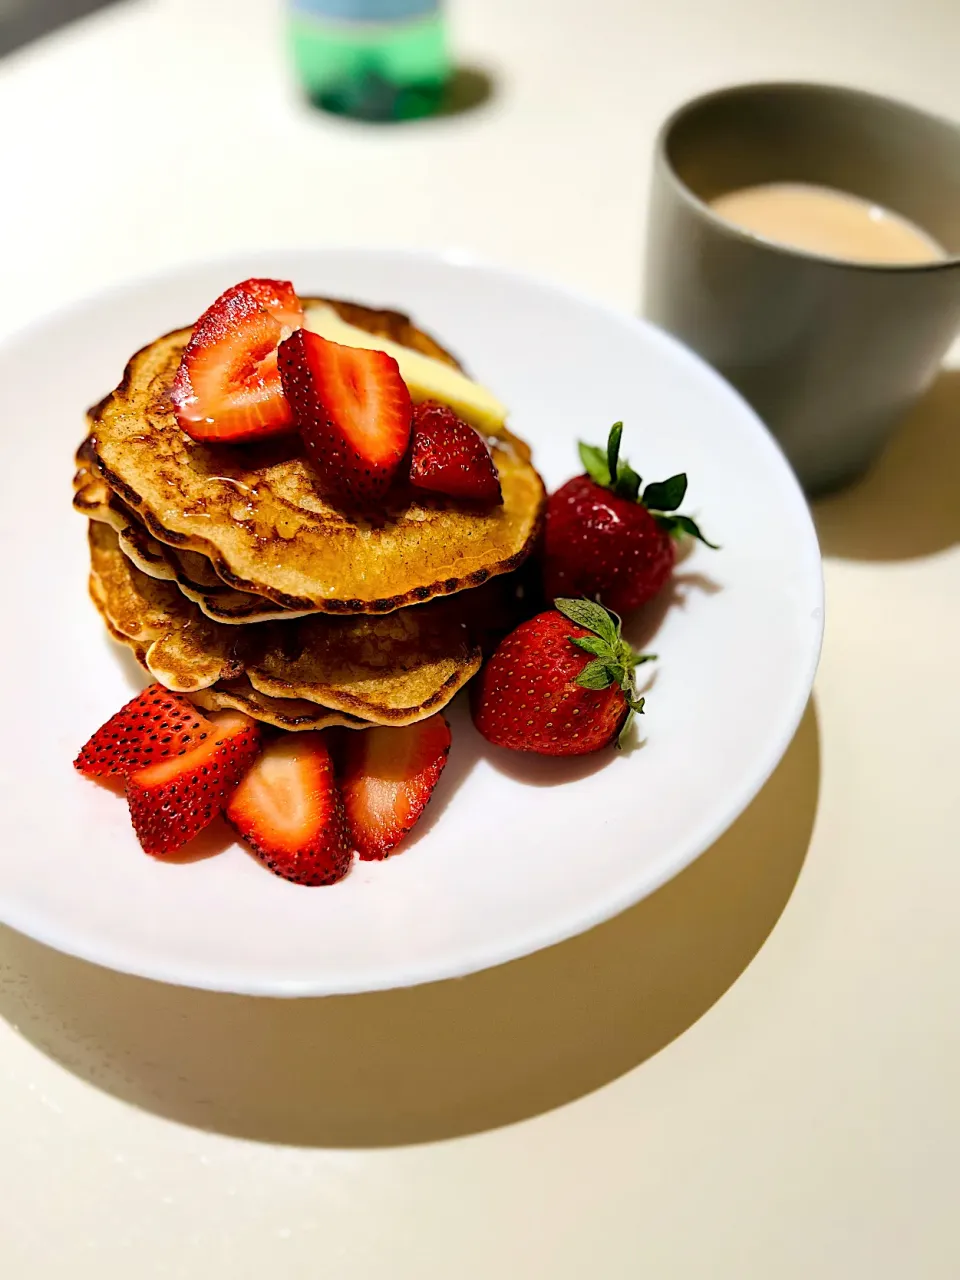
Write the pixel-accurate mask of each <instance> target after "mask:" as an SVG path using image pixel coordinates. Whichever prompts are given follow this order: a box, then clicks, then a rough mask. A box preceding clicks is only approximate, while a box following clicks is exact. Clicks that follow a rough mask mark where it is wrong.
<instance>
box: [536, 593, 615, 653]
mask: <svg viewBox="0 0 960 1280" xmlns="http://www.w3.org/2000/svg"><path fill="white" fill-rule="evenodd" d="M553 603H554V606H555V608H557V609H559V611H560V612H561V613H562V614H563V616H564V617H565V618H569V619H570V621H571V622H575V623H576V624H577V626H578V627H586V629H587V630H588V631H592V632H593V634H594V635H595V636H599V637H600V638H601V640H605V641H606V642H607V644H608V645H615V644H618V643H619V640H620V627H619V625H618V623H617V621H616V620H615V619H614V618H613V617H612V616H611V615H610V614H609V613H608V612H607V610H606V609H605V608H604V607H603V605H602V604H597V603H596V601H594V600H571V599H566V598H561V599H559V600H554V602H553Z"/></svg>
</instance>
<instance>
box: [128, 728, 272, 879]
mask: <svg viewBox="0 0 960 1280" xmlns="http://www.w3.org/2000/svg"><path fill="white" fill-rule="evenodd" d="M210 729H211V733H210V736H209V737H208V738H207V739H206V741H205V742H202V743H201V744H200V745H199V746H198V747H194V748H193V750H191V751H188V752H187V754H186V755H184V756H174V757H172V758H171V759H169V760H164V761H161V763H160V764H154V765H151V766H150V767H149V768H147V769H141V770H140V771H139V772H138V773H132V774H131V775H130V777H129V778H128V779H127V804H128V805H129V806H130V817H131V819H132V821H133V828H134V830H135V831H136V833H137V839H138V840H139V841H140V843H141V845H142V846H143V848H144V849H145V850H146V852H147V853H152V854H158V855H159V854H164V853H173V852H175V850H177V849H179V848H181V847H182V846H183V845H185V844H186V843H187V841H188V840H192V839H193V837H194V836H195V835H196V834H197V833H198V832H200V831H202V830H203V829H204V827H206V826H208V825H209V824H210V823H211V822H212V821H213V820H214V818H215V817H216V816H217V814H218V813H220V811H221V810H222V809H223V807H224V805H225V804H226V803H227V800H228V799H229V798H230V796H231V794H232V793H233V791H234V788H235V787H236V786H237V784H238V783H239V781H240V779H241V778H242V777H243V775H244V774H245V773H246V771H247V770H248V769H249V768H250V766H251V765H252V764H253V762H254V760H255V759H256V757H257V752H258V751H259V749H260V728H259V725H258V724H257V722H256V721H255V720H251V719H250V718H249V716H244V715H241V714H240V712H239V711H220V712H217V713H216V714H215V715H212V716H211V717H210Z"/></svg>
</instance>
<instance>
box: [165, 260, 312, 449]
mask: <svg viewBox="0 0 960 1280" xmlns="http://www.w3.org/2000/svg"><path fill="white" fill-rule="evenodd" d="M302 320H303V312H302V309H301V308H300V306H299V301H298V300H297V297H296V294H295V293H294V292H293V286H292V285H291V284H289V283H288V282H287V281H283V280H248V281H246V282H245V283H244V284H242V285H235V286H234V287H233V288H232V289H228V290H227V292H226V293H224V294H221V296H220V297H219V298H218V299H217V300H216V302H215V303H214V304H213V306H211V307H209V308H208V310H206V311H205V312H204V313H203V315H202V316H201V317H200V319H199V320H198V321H197V323H196V325H195V326H194V329H193V334H192V336H191V338H190V341H189V342H188V343H187V345H186V348H185V349H184V352H183V356H182V357H181V360H180V367H179V369H178V370H177V376H176V378H175V379H174V383H173V388H172V390H171V393H170V394H171V399H172V400H173V404H174V407H175V408H176V411H177V421H178V422H179V423H180V426H181V427H182V428H183V430H184V431H186V433H187V435H189V436H192V437H193V439H194V440H226V441H233V440H251V439H256V438H258V437H261V436H270V435H276V434H278V433H279V432H282V431H288V430H290V428H291V426H292V417H291V413H290V407H289V405H288V404H287V401H286V399H285V397H284V394H283V387H282V385H281V383H280V374H279V372H278V370H277V346H278V345H279V343H280V341H281V339H282V338H283V336H284V333H285V332H286V330H287V329H289V328H291V327H293V326H294V325H296V324H300V323H301V322H302Z"/></svg>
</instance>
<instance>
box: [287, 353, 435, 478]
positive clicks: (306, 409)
mask: <svg viewBox="0 0 960 1280" xmlns="http://www.w3.org/2000/svg"><path fill="white" fill-rule="evenodd" d="M280 376H281V378H282V379H283V389H284V391H285V393H286V396H287V399H288V400H289V402H290V407H291V409H292V410H293V416H294V420H295V422H296V424H297V429H298V430H299V432H300V435H301V436H302V438H303V443H304V447H305V448H306V451H307V455H308V456H309V458H310V460H311V462H313V464H314V466H315V467H316V469H317V471H318V472H319V473H320V477H321V479H322V481H323V483H324V485H325V486H326V487H327V488H328V489H329V490H330V491H331V492H333V493H335V494H337V495H338V496H339V497H341V498H346V499H347V500H349V501H354V502H360V503H366V502H375V501H377V499H379V498H382V497H383V495H384V494H385V493H386V491H387V489H388V488H389V486H390V481H391V480H392V479H393V477H394V474H395V472H396V470H397V468H398V466H399V465H400V461H401V459H402V458H403V455H404V453H405V452H406V450H407V445H408V444H409V442H410V422H411V418H412V414H413V406H412V405H411V403H410V392H409V391H408V390H407V386H406V383H405V382H404V381H403V379H402V378H401V377H400V369H399V367H398V365H397V362H396V360H394V359H393V357H392V356H388V355H387V354H386V353H385V352H383V351H367V350H364V349H360V348H358V347H342V346H340V344H339V343H336V342H328V341H327V340H326V339H325V338H321V337H319V336H318V335H317V334H315V333H311V332H310V331H309V330H307V329H298V330H297V332H296V333H293V334H291V335H290V337H289V338H288V339H287V340H286V342H284V343H283V344H282V345H281V347H280Z"/></svg>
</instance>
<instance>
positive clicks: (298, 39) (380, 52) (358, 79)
mask: <svg viewBox="0 0 960 1280" xmlns="http://www.w3.org/2000/svg"><path fill="white" fill-rule="evenodd" d="M287 4H288V7H289V25H290V39H291V44H292V49H293V59H294V64H295V66H296V69H297V74H298V75H299V78H300V83H301V85H302V86H303V89H304V91H305V93H306V94H307V96H308V97H309V98H310V100H311V102H313V103H315V104H316V105H317V106H319V107H322V108H323V109H324V110H325V111H332V112H334V113H335V114H336V115H343V116H353V117H354V118H355V119H359V120H413V119H416V118H418V117H420V116H429V115H433V114H434V112H436V111H437V110H439V108H440V106H441V104H442V101H443V94H444V89H445V86H446V84H447V80H448V78H449V75H450V66H449V61H448V54H447V43H446V36H445V31H444V21H443V13H442V5H441V0H287Z"/></svg>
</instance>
